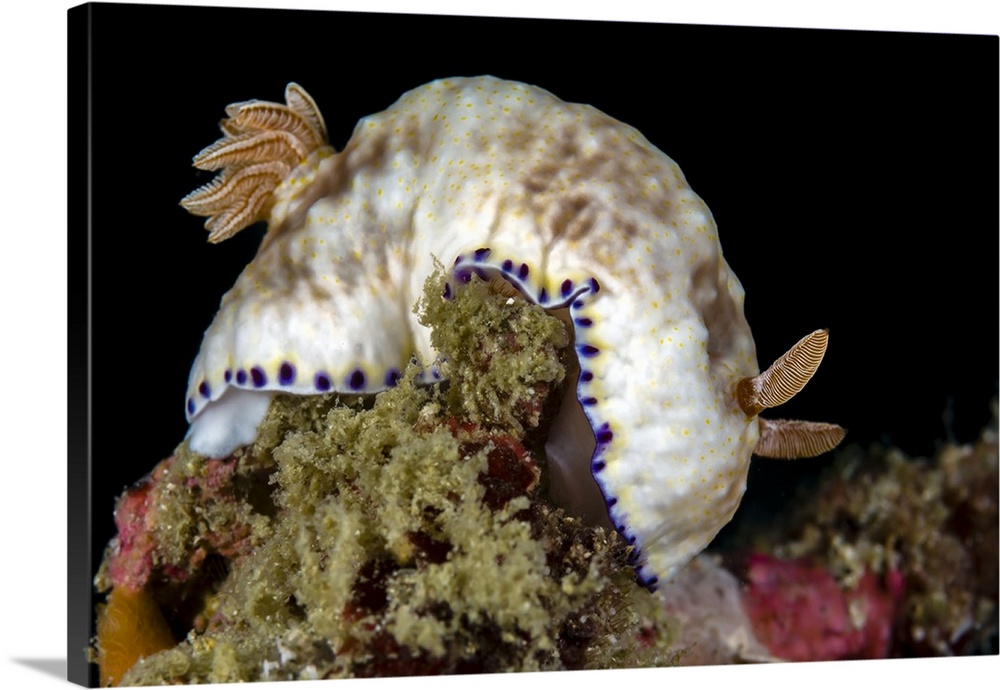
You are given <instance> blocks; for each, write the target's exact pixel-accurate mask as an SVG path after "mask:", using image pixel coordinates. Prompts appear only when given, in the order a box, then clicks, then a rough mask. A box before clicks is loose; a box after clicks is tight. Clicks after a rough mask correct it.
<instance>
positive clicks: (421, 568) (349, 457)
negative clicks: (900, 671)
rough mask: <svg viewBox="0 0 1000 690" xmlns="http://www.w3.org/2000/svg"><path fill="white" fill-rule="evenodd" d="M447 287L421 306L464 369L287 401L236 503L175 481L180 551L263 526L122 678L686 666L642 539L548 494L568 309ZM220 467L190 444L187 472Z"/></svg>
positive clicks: (181, 469)
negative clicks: (175, 638) (593, 522)
mask: <svg viewBox="0 0 1000 690" xmlns="http://www.w3.org/2000/svg"><path fill="white" fill-rule="evenodd" d="M444 281H445V277H444V273H443V271H441V270H439V271H438V272H437V273H436V274H435V275H434V276H432V277H431V279H429V280H428V282H427V286H426V290H425V294H424V297H423V299H422V300H421V302H420V305H419V309H420V315H421V321H422V323H424V324H425V325H428V326H430V327H431V328H432V329H433V330H432V334H433V335H432V344H433V346H434V347H435V348H436V350H437V351H438V352H440V353H441V355H442V362H441V367H442V371H443V373H444V375H445V377H446V378H447V379H448V383H447V384H438V385H433V386H422V385H417V384H416V383H414V381H415V380H416V378H417V375H418V373H419V371H418V369H417V367H416V365H411V366H410V367H409V368H408V369H407V371H406V372H404V375H403V377H402V379H401V380H400V383H399V385H398V386H397V387H395V388H393V389H391V390H387V391H385V392H382V393H379V394H378V395H376V396H371V397H367V398H363V397H353V398H341V397H338V396H335V395H327V396H314V397H295V396H278V397H277V398H276V399H275V401H274V402H273V403H272V405H271V409H270V410H269V412H268V416H267V418H266V420H265V421H264V422H263V424H262V426H261V429H260V431H259V435H258V439H257V441H256V442H255V443H254V444H253V445H252V446H251V447H249V448H247V449H246V450H245V451H244V452H243V453H242V455H241V457H239V459H238V464H237V465H236V471H235V475H234V477H233V480H232V487H242V488H241V489H240V490H239V491H238V492H236V493H238V495H235V494H234V493H232V492H231V493H229V494H226V496H228V497H229V498H230V499H232V500H211V501H209V504H208V505H202V504H201V502H202V501H203V500H204V498H205V495H204V491H203V489H202V487H201V485H200V484H199V483H198V482H191V481H187V480H186V479H185V477H184V476H176V477H174V476H171V477H170V479H169V482H168V483H169V485H170V487H171V488H170V489H169V490H164V495H165V496H166V495H167V494H169V499H170V500H171V501H173V502H174V504H173V507H171V508H168V509H166V510H165V512H164V518H163V522H164V524H165V525H166V524H168V523H169V528H168V529H167V530H166V531H167V532H169V534H166V533H161V532H160V531H156V532H155V534H156V536H157V539H160V540H162V543H161V545H162V549H163V550H164V554H165V557H167V558H169V559H173V560H174V561H176V562H184V559H185V557H186V556H190V554H191V552H192V547H193V545H194V544H196V543H203V542H204V541H205V539H206V536H207V532H206V530H208V531H213V530H219V529H221V530H227V529H230V530H231V529H234V528H235V529H247V530H249V534H247V535H246V537H245V538H244V539H243V540H242V541H239V542H238V544H239V545H240V546H241V547H242V548H240V549H239V550H237V551H236V552H234V553H232V554H231V555H230V556H229V557H228V558H227V559H226V568H227V575H226V576H225V577H224V578H222V579H221V580H219V581H218V582H216V583H213V586H212V588H211V592H210V593H209V594H208V595H206V596H205V597H204V603H203V606H202V608H201V610H200V611H198V612H197V613H196V614H195V615H188V617H187V618H186V619H184V621H185V624H184V625H181V626H179V627H181V628H182V629H183V634H184V639H183V640H182V641H181V642H180V643H179V644H178V646H177V647H175V648H173V649H170V650H167V651H164V652H161V653H159V654H156V655H153V656H151V657H149V658H147V659H144V660H142V661H141V662H140V663H139V664H136V665H135V666H134V667H133V668H132V670H130V671H129V673H128V674H127V675H126V676H125V678H124V681H123V684H130V685H144V684H166V683H173V682H184V683H193V682H232V681H246V680H281V679H297V678H330V677H349V676H372V675H412V674H425V673H455V672H493V671H522V670H558V669H571V668H621V667H635V666H646V665H662V664H669V663H675V662H676V660H677V656H676V654H675V653H673V652H671V651H669V644H670V641H671V637H672V633H671V623H670V621H669V619H668V618H667V616H666V614H665V613H664V611H663V609H662V606H661V605H659V604H658V601H657V599H656V598H655V597H653V596H651V595H650V594H649V593H647V592H646V591H645V590H642V589H640V588H638V587H637V586H636V585H635V582H634V573H633V572H632V569H631V567H630V566H629V565H628V564H627V552H628V549H627V547H626V546H625V545H624V544H623V542H622V541H621V540H620V539H619V538H618V536H617V535H616V534H614V533H612V532H609V531H605V530H603V529H601V528H598V527H590V526H587V525H584V524H582V523H581V522H580V521H579V520H578V519H575V518H571V517H567V516H566V515H564V514H563V512H562V511H561V510H559V509H556V508H555V507H554V506H553V505H551V504H550V503H549V501H548V500H547V498H546V497H545V495H544V492H543V490H542V489H543V488H544V485H545V482H544V466H543V465H544V462H543V461H542V458H541V447H542V443H543V441H544V432H545V427H546V425H547V423H548V421H549V417H550V416H551V411H552V410H553V409H554V408H555V407H557V405H558V401H559V399H560V396H561V395H562V394H563V393H564V390H563V387H564V385H565V384H564V381H565V379H566V368H567V366H568V365H570V364H571V361H570V360H571V354H570V350H571V348H569V347H568V346H569V345H570V342H571V339H570V337H569V334H568V332H567V329H566V326H565V324H564V323H563V322H562V321H561V320H559V319H558V318H555V317H553V316H550V315H548V314H546V313H545V312H544V310H542V309H541V308H539V307H537V306H536V305H534V304H531V303H529V302H527V301H526V300H523V299H519V298H517V297H515V296H513V295H512V294H511V293H510V291H509V290H504V289H498V287H497V286H496V285H495V284H492V285H491V284H490V283H487V282H484V281H480V280H478V279H476V278H473V280H472V281H471V282H470V283H469V284H467V285H463V286H461V289H458V290H455V295H454V298H453V299H451V300H444V299H442V298H441V295H442V292H443V288H444ZM206 462H209V461H205V460H204V459H202V458H199V457H198V456H197V455H194V454H192V453H190V452H189V451H188V450H187V449H186V447H185V446H184V445H182V446H181V447H180V448H179V449H178V453H177V456H176V458H175V460H174V462H173V463H172V465H171V472H177V473H179V474H180V475H183V474H184V473H185V472H190V473H193V474H194V475H200V476H202V477H204V475H205V463H206ZM192 487H194V488H192ZM185 492H187V493H185ZM210 498H214V497H210ZM162 598H163V597H161V599H162ZM164 608H165V609H166V610H168V611H169V608H170V604H169V601H167V602H165V604H164ZM175 625H176V623H175Z"/></svg>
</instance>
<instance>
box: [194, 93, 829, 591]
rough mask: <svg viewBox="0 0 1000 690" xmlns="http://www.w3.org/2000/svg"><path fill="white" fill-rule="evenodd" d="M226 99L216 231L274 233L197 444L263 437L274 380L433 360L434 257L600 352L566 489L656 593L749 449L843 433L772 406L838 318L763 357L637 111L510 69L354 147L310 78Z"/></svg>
mask: <svg viewBox="0 0 1000 690" xmlns="http://www.w3.org/2000/svg"><path fill="white" fill-rule="evenodd" d="M226 113H227V115H228V117H227V118H226V119H225V120H223V121H222V123H221V129H222V132H223V135H224V136H223V138H222V139H220V140H219V141H218V142H216V143H215V144H213V145H212V146H209V147H208V148H206V149H204V150H203V151H202V152H201V153H199V154H198V155H197V156H196V157H195V160H194V164H195V166H196V167H198V168H200V169H203V170H218V171H221V172H220V173H219V175H218V176H217V177H216V178H215V179H214V180H213V181H212V182H210V183H209V184H207V185H205V186H203V187H201V188H200V189H198V190H196V191H195V192H193V193H192V194H190V195H189V196H187V197H186V198H185V199H184V200H183V201H182V202H181V203H182V205H183V206H184V207H185V208H187V209H188V210H189V211H191V212H192V213H195V214H199V215H203V216H208V221H207V222H206V224H205V225H206V228H207V229H208V230H209V231H210V233H211V234H210V236H209V240H210V241H213V242H217V241H220V240H223V239H226V238H227V237H230V236H231V235H233V234H234V233H236V232H238V231H240V230H241V229H242V228H244V227H246V226H248V225H250V224H252V223H254V222H257V221H266V222H267V224H268V231H267V234H266V235H265V237H264V239H263V241H262V243H261V247H260V249H259V251H258V253H257V255H256V257H255V258H254V260H253V261H252V262H251V263H250V264H249V265H248V266H247V267H246V268H245V269H244V271H243V273H242V274H241V275H240V276H239V278H238V280H237V282H236V284H235V286H234V287H233V288H232V289H231V290H230V291H229V292H228V293H227V294H226V295H225V296H224V297H223V298H222V302H221V305H220V308H219V311H218V313H217V315H216V317H215V320H214V321H213V323H212V324H211V326H210V327H209V328H208V330H207V331H206V333H205V337H204V341H203V344H202V347H201V351H200V352H199V354H198V356H197V358H196V360H195V362H194V365H193V367H192V370H191V376H190V380H189V384H188V391H187V398H186V401H185V402H186V407H187V416H188V419H189V421H190V431H189V433H188V442H189V445H190V448H191V449H192V450H194V451H196V452H198V453H200V454H203V455H207V456H213V457H220V456H225V455H227V454H229V453H231V452H232V451H233V450H234V449H236V448H237V447H239V446H242V445H245V444H248V443H251V442H252V441H253V440H254V438H255V436H256V430H257V426H258V425H259V423H260V422H261V420H262V419H263V417H264V415H265V413H266V410H267V407H268V404H269V401H270V399H271V397H272V396H273V395H274V394H275V393H277V392H285V393H293V394H301V395H310V394H320V393H327V392H345V393H374V392H377V391H379V390H383V389H385V388H387V387H390V386H393V385H394V384H395V383H396V382H397V381H398V379H399V377H400V375H401V374H400V372H401V371H403V369H404V367H405V366H406V364H407V363H408V362H409V361H410V360H411V358H416V359H417V360H418V361H419V362H421V363H422V364H423V365H424V367H425V369H424V371H425V372H426V373H425V378H426V379H433V378H434V377H435V376H436V375H437V370H436V368H435V366H434V363H435V361H436V353H435V352H433V351H432V348H431V345H430V338H429V333H428V332H427V330H426V329H425V328H424V327H423V326H421V325H420V324H419V323H418V322H417V320H416V316H415V315H414V314H413V309H412V308H413V305H414V304H415V303H416V301H417V300H418V298H419V297H420V295H421V293H422V289H423V286H424V282H425V280H426V279H427V277H428V276H429V275H430V273H431V272H432V270H433V269H434V266H435V262H436V261H441V262H444V263H445V264H447V265H449V266H450V271H451V274H450V275H451V278H450V279H449V280H450V282H449V283H448V287H447V288H446V290H445V292H446V293H447V292H449V291H451V290H457V289H461V285H462V283H463V282H468V281H469V280H470V279H471V276H472V275H473V274H479V275H481V276H484V277H489V278H491V279H492V278H497V277H502V278H503V279H504V280H506V281H507V282H509V283H510V284H511V285H512V286H513V287H515V288H516V289H517V290H518V291H520V293H522V294H523V295H524V296H525V298H527V299H530V300H532V301H534V302H536V303H537V304H539V305H541V306H542V307H544V308H545V309H547V310H552V311H561V313H562V314H563V316H564V317H565V318H567V319H568V320H569V321H570V322H571V323H572V326H573V331H574V338H575V340H574V348H575V351H576V354H577V359H578V363H579V367H578V371H577V372H576V374H575V381H574V385H575V388H573V389H571V390H572V391H573V392H575V394H567V395H566V396H565V399H564V401H563V403H562V408H561V410H560V412H559V413H558V416H557V418H556V419H555V421H554V422H553V425H552V428H551V432H550V438H549V440H548V442H547V445H546V455H547V461H548V463H549V466H550V469H551V472H550V475H551V484H552V493H553V495H554V497H555V498H556V499H557V500H558V501H560V502H561V503H562V504H564V505H565V506H566V507H567V508H568V509H569V510H571V511H574V512H576V513H578V514H580V515H582V516H585V517H589V518H591V519H593V520H597V521H610V523H611V525H612V526H613V527H614V528H615V529H616V530H617V531H618V532H619V533H621V535H622V537H623V538H624V539H625V540H627V542H628V543H630V544H632V545H633V547H634V548H633V550H632V551H631V553H632V556H633V558H634V563H635V567H636V572H637V576H638V579H639V582H640V583H641V584H643V585H645V586H647V587H649V588H650V589H653V588H655V585H656V582H657V581H658V580H662V579H664V578H669V577H670V576H671V575H672V574H673V573H674V572H676V571H677V569H678V568H680V567H681V566H683V565H684V564H685V563H686V562H687V561H688V560H689V559H690V558H692V557H693V556H694V555H695V554H697V553H698V552H699V551H701V550H702V549H704V548H705V546H707V544H708V543H709V542H710V541H711V539H712V538H713V537H714V536H715V534H716V533H717V532H718V531H719V529H721V528H722V526H723V525H725V524H726V523H727V522H728V521H729V520H730V518H731V517H732V515H733V513H734V512H735V511H736V508H737V506H738V504H739V501H740V498H741V496H742V494H743V491H744V489H745V486H746V476H747V468H748V465H749V461H750V456H751V454H752V453H755V452H756V453H757V454H758V455H767V456H772V457H800V456H808V455H814V454H818V453H821V452H824V451H826V450H829V449H830V448H832V447H833V446H835V445H836V444H837V443H839V441H840V439H841V438H842V437H843V434H844V431H843V429H841V428H840V427H838V426H835V425H831V424H818V423H810V422H794V421H765V420H762V419H760V418H759V417H758V413H760V412H761V411H762V410H764V409H766V408H769V407H773V406H775V405H778V404H780V403H782V402H784V401H785V400H787V399H788V398H789V397H791V396H792V395H794V394H795V392H797V391H798V390H799V389H800V388H801V387H802V386H803V385H805V383H806V381H808V380H809V378H810V377H811V376H812V374H813V372H814V371H815V370H816V367H817V366H818V365H819V362H820V360H821V359H822V357H823V353H824V351H825V349H826V343H827V334H826V332H825V331H816V332H814V333H812V334H810V335H808V336H806V337H805V338H803V339H802V340H801V341H800V342H799V343H798V344H796V345H795V346H793V347H792V348H791V350H789V352H788V353H787V354H786V355H785V356H783V357H782V358H780V359H779V360H778V361H777V362H775V364H774V365H773V366H772V367H770V368H769V369H767V370H766V371H765V372H763V373H760V371H759V369H758V367H757V361H756V352H755V348H754V341H753V338H752V336H751V334H750V328H749V326H748V325H747V322H746V319H745V318H744V315H743V299H744V294H743V288H742V286H741V285H740V283H739V281H738V280H737V278H736V276H735V275H733V272H732V271H731V270H730V268H729V265H728V264H727V263H726V261H725V259H724V258H723V256H722V250H721V248H720V245H719V239H718V235H717V231H716V226H715V222H714V220H713V218H712V215H711V213H710V212H709V210H708V208H707V206H706V205H705V203H704V202H703V201H702V200H701V199H700V198H699V197H698V196H696V195H695V193H694V192H693V191H692V190H691V189H690V187H689V186H688V184H687V182H686V180H685V178H684V175H683V174H682V173H681V170H680V168H679V167H678V166H677V164H676V163H675V162H674V161H673V160H671V159H670V158H668V157H667V156H666V155H665V154H664V153H662V152H661V151H660V150H658V149H657V148H656V147H654V146H653V145H652V144H651V143H650V142H649V141H647V140H646V139H645V137H643V136H642V135H641V134H640V133H639V132H638V131H636V130H635V129H633V128H632V127H630V126H628V125H625V124H623V123H621V122H619V121H617V120H615V119H613V118H611V117H609V116H608V115H605V114H604V113H602V112H600V111H599V110H597V109H595V108H593V107H591V106H587V105H577V104H571V103H565V102H563V101H561V100H559V99H558V98H556V97H555V96H553V95H552V94H550V93H549V92H547V91H544V90H542V89H540V88H537V87H534V86H529V85H526V84H522V83H516V82H511V81H504V80H500V79H496V78H493V77H479V78H456V79H445V80H439V81H435V82H432V83H429V84H426V85H424V86H420V87H418V88H416V89H413V90H412V91H409V92H407V93H405V94H404V95H403V96H402V97H401V98H400V99H399V100H398V101H397V102H396V103H395V104H394V105H392V106H391V107H390V108H389V109H388V110H386V111H385V112H382V113H379V114H376V115H372V116H369V117H365V118H363V119H362V120H361V121H360V122H359V123H358V125H357V127H356V128H355V130H354V133H353V135H352V137H351V139H350V141H349V142H348V143H347V145H346V147H345V148H344V149H343V150H342V151H339V152H337V151H335V150H334V149H333V148H332V147H331V146H330V145H329V144H328V143H327V133H326V127H325V124H324V120H323V118H322V116H321V114H320V111H319V109H318V108H317V107H316V105H315V103H314V101H313V100H312V99H311V98H310V97H309V95H308V94H307V93H306V92H305V91H304V90H303V89H302V88H301V87H300V86H298V85H296V84H289V86H288V87H287V89H286V92H285V103H284V104H281V103H272V102H265V101H257V100H252V101H246V102H242V103H235V104H232V105H230V106H228V107H227V109H226ZM445 296H447V294H446V295H445Z"/></svg>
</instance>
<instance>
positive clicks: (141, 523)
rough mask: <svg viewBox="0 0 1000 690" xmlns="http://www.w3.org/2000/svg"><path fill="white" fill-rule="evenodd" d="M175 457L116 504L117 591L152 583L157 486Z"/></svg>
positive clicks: (113, 570)
mask: <svg viewBox="0 0 1000 690" xmlns="http://www.w3.org/2000/svg"><path fill="white" fill-rule="evenodd" d="M173 460H174V458H173V456H171V457H169V458H167V459H166V460H163V461H162V462H160V464H158V465H157V466H156V467H155V468H154V469H153V471H152V472H151V473H150V474H149V476H148V477H146V478H144V479H143V480H142V481H140V482H139V483H138V484H136V485H135V486H133V487H132V488H131V489H129V490H128V491H126V492H125V493H124V494H122V495H121V496H120V497H119V498H118V502H117V504H116V505H115V526H116V527H117V528H118V535H117V536H116V537H115V538H114V539H113V540H112V542H111V557H110V558H109V559H108V574H109V575H110V576H111V582H112V584H113V585H114V586H115V588H117V589H123V590H127V591H130V592H138V591H139V590H140V589H142V588H143V587H144V586H145V585H146V583H147V582H148V581H149V578H150V575H151V573H152V571H153V567H154V564H155V562H156V559H155V558H154V554H155V552H156V546H157V545H156V539H155V538H154V537H153V532H152V524H153V519H154V518H153V516H152V512H153V511H152V510H151V507H152V506H153V500H152V497H153V493H154V492H153V487H154V484H155V483H156V481H157V479H158V478H160V477H162V476H164V475H165V474H167V473H168V472H169V471H170V465H171V464H172V463H173Z"/></svg>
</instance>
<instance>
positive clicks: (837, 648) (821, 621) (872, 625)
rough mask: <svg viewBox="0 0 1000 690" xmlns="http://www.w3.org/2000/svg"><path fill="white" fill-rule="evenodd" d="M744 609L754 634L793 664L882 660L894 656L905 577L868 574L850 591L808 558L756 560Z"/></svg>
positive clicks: (750, 567) (762, 557) (751, 562)
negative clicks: (895, 626) (892, 649)
mask: <svg viewBox="0 0 1000 690" xmlns="http://www.w3.org/2000/svg"><path fill="white" fill-rule="evenodd" d="M747 579H748V583H747V585H746V587H745V590H744V596H743V605H744V608H745V609H746V612H747V615H748V616H749V618H750V622H751V626H752V627H753V631H754V633H755V634H756V635H757V637H758V638H759V639H760V641H761V642H763V643H764V644H765V645H766V646H767V647H768V649H769V650H770V651H771V653H772V654H774V655H775V656H777V657H781V658H782V659H787V660H789V661H834V660H841V659H881V658H885V657H886V656H887V655H888V653H889V647H890V643H891V640H892V629H893V623H894V620H895V618H896V614H897V611H898V608H899V604H900V602H901V601H902V598H903V577H902V574H901V573H900V572H899V571H890V572H889V573H888V574H887V575H886V576H885V577H884V578H879V577H878V576H876V575H875V574H874V573H873V572H871V571H865V573H864V575H863V576H862V577H861V579H860V581H859V583H858V586H857V587H856V588H854V589H851V590H844V589H842V588H841V587H840V586H839V585H838V584H837V581H836V580H835V579H834V577H833V576H832V575H831V574H830V573H829V572H828V571H827V570H826V569H825V568H823V567H822V566H819V565H815V564H814V563H813V562H812V561H810V560H808V559H798V560H780V559H777V558H773V557H771V556H767V555H764V554H754V555H752V556H751V557H750V559H749V563H748V572H747Z"/></svg>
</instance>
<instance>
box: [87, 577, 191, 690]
mask: <svg viewBox="0 0 1000 690" xmlns="http://www.w3.org/2000/svg"><path fill="white" fill-rule="evenodd" d="M175 644H177V642H176V641H175V640H174V638H173V635H172V634H171V633H170V628H169V627H168V626H167V621H166V619H164V617H163V614H162V613H161V612H160V609H159V607H158V606H157V605H156V602H155V601H153V598H152V597H151V596H149V595H148V594H147V593H145V592H142V591H139V592H130V591H128V590H126V589H121V588H118V589H114V590H112V591H111V592H110V593H109V594H108V601H107V603H106V604H104V605H103V606H100V607H98V611H97V664H98V666H99V667H100V671H101V686H102V687H108V686H114V685H118V683H119V682H120V681H121V679H122V676H124V675H125V672H126V671H128V670H129V669H130V668H132V665H133V664H135V663H136V662H137V661H139V659H141V658H143V657H147V656H149V655H151V654H155V653H156V652H159V651H162V650H164V649H169V648H171V647H173V646H174V645H175Z"/></svg>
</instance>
